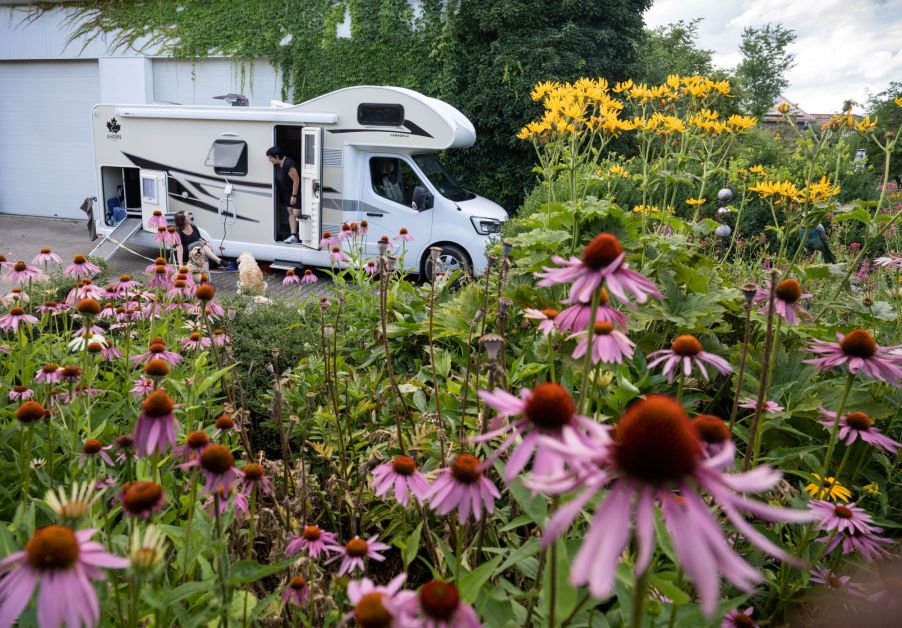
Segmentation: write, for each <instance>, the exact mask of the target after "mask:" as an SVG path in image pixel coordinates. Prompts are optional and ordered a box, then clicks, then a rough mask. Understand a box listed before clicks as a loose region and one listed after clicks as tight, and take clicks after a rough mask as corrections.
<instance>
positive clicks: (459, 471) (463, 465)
mask: <svg viewBox="0 0 902 628" xmlns="http://www.w3.org/2000/svg"><path fill="white" fill-rule="evenodd" d="M479 465H480V462H479V458H477V457H475V456H471V455H470V454H460V455H459V456H457V458H455V459H454V462H452V463H451V476H452V477H453V478H454V479H455V480H457V481H458V482H461V483H463V484H473V483H475V482H478V481H479V478H481V477H482V471H480V470H479Z"/></svg>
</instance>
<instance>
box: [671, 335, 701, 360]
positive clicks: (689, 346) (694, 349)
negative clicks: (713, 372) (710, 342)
mask: <svg viewBox="0 0 902 628" xmlns="http://www.w3.org/2000/svg"><path fill="white" fill-rule="evenodd" d="M670 349H671V351H673V352H674V353H676V354H677V355H681V356H693V355H698V354H699V353H701V352H702V343H700V342H699V341H698V338H696V337H695V336H692V335H691V334H685V335H683V336H677V337H676V339H675V340H674V341H673V343H672V344H671V345H670Z"/></svg>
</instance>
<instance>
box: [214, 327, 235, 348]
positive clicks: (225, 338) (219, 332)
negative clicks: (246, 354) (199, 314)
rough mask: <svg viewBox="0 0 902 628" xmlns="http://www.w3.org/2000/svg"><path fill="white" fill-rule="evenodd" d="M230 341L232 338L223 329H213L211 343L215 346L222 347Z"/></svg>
mask: <svg viewBox="0 0 902 628" xmlns="http://www.w3.org/2000/svg"><path fill="white" fill-rule="evenodd" d="M231 343H232V338H231V336H229V335H228V334H226V333H225V330H224V329H214V330H213V344H214V345H216V346H217V347H224V346H226V345H228V344H231Z"/></svg>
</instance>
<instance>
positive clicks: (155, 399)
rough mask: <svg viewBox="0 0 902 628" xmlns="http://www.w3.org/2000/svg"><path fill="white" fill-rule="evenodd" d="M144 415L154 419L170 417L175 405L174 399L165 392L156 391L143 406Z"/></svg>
mask: <svg viewBox="0 0 902 628" xmlns="http://www.w3.org/2000/svg"><path fill="white" fill-rule="evenodd" d="M141 407H142V409H143V410H144V414H145V415H147V416H149V417H150V418H153V419H158V418H161V417H165V416H169V415H171V414H172V411H173V409H174V408H175V404H174V403H172V398H171V397H170V396H169V395H168V394H167V393H166V391H165V390H155V391H153V392H152V393H150V394H149V395H147V399H145V400H144V402H143V403H142V404H141Z"/></svg>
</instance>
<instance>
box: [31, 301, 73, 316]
mask: <svg viewBox="0 0 902 628" xmlns="http://www.w3.org/2000/svg"><path fill="white" fill-rule="evenodd" d="M67 307H68V306H67ZM36 309H37V312H38V314H49V315H51V316H56V315H57V314H59V313H60V304H59V303H57V302H56V301H44V302H43V303H42V304H41V305H39V306H38V307H37V308H36Z"/></svg>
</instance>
